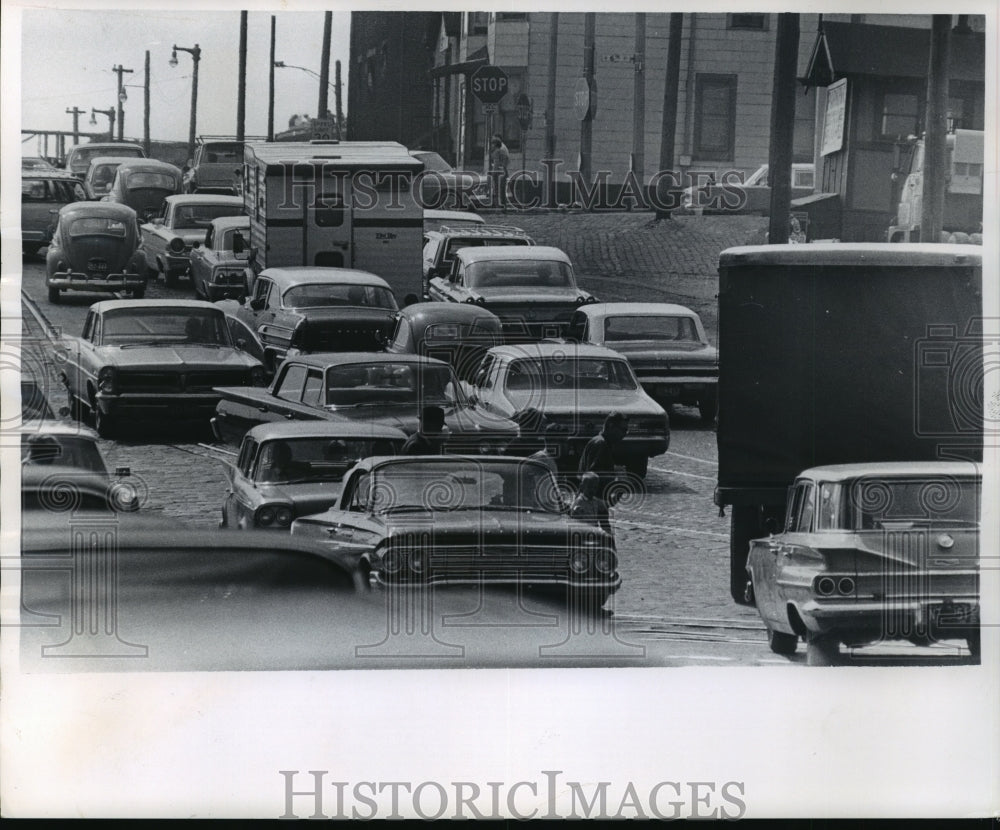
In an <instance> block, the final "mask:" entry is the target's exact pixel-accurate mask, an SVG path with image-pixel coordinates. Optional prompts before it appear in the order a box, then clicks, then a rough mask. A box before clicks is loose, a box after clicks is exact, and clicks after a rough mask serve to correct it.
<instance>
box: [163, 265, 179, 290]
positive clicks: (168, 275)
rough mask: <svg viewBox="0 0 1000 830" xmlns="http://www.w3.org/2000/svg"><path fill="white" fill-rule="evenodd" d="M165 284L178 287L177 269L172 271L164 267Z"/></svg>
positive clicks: (168, 286)
mask: <svg viewBox="0 0 1000 830" xmlns="http://www.w3.org/2000/svg"><path fill="white" fill-rule="evenodd" d="M163 284H164V285H166V286H167V288H176V287H177V272H176V271H171V270H170V269H169V268H164V269H163Z"/></svg>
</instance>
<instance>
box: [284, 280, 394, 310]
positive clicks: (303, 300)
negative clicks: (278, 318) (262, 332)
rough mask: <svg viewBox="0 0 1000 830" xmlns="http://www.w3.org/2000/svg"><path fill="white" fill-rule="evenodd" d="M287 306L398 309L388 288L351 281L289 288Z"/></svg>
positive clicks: (285, 299) (286, 294)
mask: <svg viewBox="0 0 1000 830" xmlns="http://www.w3.org/2000/svg"><path fill="white" fill-rule="evenodd" d="M282 304H283V305H284V306H285V307H286V308H324V307H327V306H344V305H349V306H365V307H369V308H384V309H389V310H391V311H397V310H398V306H397V305H396V298H395V297H393V296H392V292H391V291H390V290H389V289H388V288H382V287H381V286H378V285H352V284H350V283H312V284H309V285H296V286H295V287H294V288H289V289H288V290H287V291H286V292H285V294H284V296H283V297H282Z"/></svg>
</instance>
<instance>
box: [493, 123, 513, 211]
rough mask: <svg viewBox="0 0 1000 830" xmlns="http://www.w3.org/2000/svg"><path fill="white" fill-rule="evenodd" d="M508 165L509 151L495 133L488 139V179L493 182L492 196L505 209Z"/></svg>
mask: <svg viewBox="0 0 1000 830" xmlns="http://www.w3.org/2000/svg"><path fill="white" fill-rule="evenodd" d="M509 166H510V151H509V150H508V149H507V145H506V144H504V143H503V139H502V138H501V137H500V134H499V133H497V134H496V135H494V136H493V138H492V139H491V140H490V181H492V183H493V195H494V198H496V197H499V199H498V201H499V204H500V207H502V208H503V209H504V210H506V209H507V175H508V167H509Z"/></svg>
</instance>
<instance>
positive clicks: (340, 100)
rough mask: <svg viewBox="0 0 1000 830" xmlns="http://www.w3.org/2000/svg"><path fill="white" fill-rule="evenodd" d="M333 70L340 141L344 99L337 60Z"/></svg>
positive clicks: (338, 139) (339, 138)
mask: <svg viewBox="0 0 1000 830" xmlns="http://www.w3.org/2000/svg"><path fill="white" fill-rule="evenodd" d="M334 71H335V75H334V77H335V78H336V82H335V83H336V85H335V87H334V88H335V89H336V96H337V104H336V107H337V141H340V140H341V139H342V138H343V137H344V134H343V128H342V127H341V124H342V123H343V121H344V99H343V83H342V82H341V80H340V61H337V62H336V63H335V64H334Z"/></svg>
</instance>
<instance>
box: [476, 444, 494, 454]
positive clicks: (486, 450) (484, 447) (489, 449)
mask: <svg viewBox="0 0 1000 830" xmlns="http://www.w3.org/2000/svg"><path fill="white" fill-rule="evenodd" d="M494 452H495V450H494V449H493V445H492V444H491V443H490V442H489V441H483V442H482V443H481V444H480V445H479V454H480V455H493V453H494Z"/></svg>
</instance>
